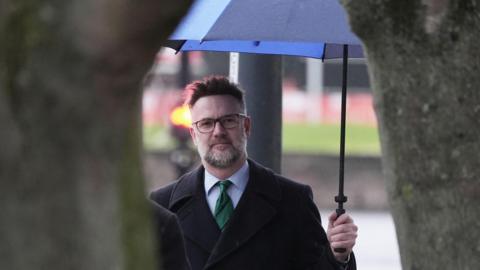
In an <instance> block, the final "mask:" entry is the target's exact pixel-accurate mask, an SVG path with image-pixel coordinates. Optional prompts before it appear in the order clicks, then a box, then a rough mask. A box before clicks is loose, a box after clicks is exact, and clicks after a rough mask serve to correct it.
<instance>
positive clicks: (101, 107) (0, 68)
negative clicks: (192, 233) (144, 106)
mask: <svg viewBox="0 0 480 270" xmlns="http://www.w3.org/2000/svg"><path fill="white" fill-rule="evenodd" d="M188 4H189V1H188V0H184V1H165V0H164V1H162V0H135V1H134V0H123V1H115V0H64V1H53V0H40V1H37V0H0V127H1V128H0V190H1V194H2V195H1V196H0V216H1V219H0V239H1V244H0V265H1V266H0V268H2V269H9V270H21V269H29V270H30V269H62V270H63V269H71V270H74V269H91V270H93V269H99V270H100V269H101V270H105V269H142V270H143V269H153V268H154V254H153V248H152V247H153V244H154V241H153V239H154V238H153V236H152V230H151V229H152V228H151V227H152V224H151V221H150V217H149V214H150V213H149V211H148V208H147V203H146V201H145V199H144V198H145V195H144V183H143V175H142V166H141V151H142V150H141V149H142V148H141V147H142V146H141V135H142V131H141V126H142V123H141V97H142V91H141V80H142V77H143V75H144V74H145V73H146V72H147V71H148V69H149V67H150V65H151V64H152V63H153V60H154V56H155V54H156V52H157V51H158V49H159V48H160V41H161V40H162V39H165V38H166V37H167V36H168V34H169V33H170V31H172V29H173V28H174V26H175V25H176V23H177V22H178V21H179V19H180V18H181V16H182V15H183V14H184V13H185V12H186V9H187V7H188Z"/></svg>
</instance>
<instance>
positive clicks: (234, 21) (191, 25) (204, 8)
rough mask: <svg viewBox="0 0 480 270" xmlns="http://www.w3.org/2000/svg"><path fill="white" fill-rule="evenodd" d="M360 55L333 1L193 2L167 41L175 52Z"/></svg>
mask: <svg viewBox="0 0 480 270" xmlns="http://www.w3.org/2000/svg"><path fill="white" fill-rule="evenodd" d="M344 44H348V45H349V46H348V53H349V57H350V58H361V57H363V51H362V48H361V46H360V44H361V42H360V40H359V39H358V38H357V37H356V36H355V34H353V33H352V32H351V31H350V27H349V25H348V23H347V17H346V14H345V11H344V10H343V8H342V7H341V6H340V4H339V3H338V1H337V0H307V1H298V0H262V1H258V0H197V1H196V2H195V3H194V4H193V6H192V8H191V9H190V11H189V13H188V14H187V16H186V17H185V18H184V19H183V20H182V22H181V23H180V25H179V26H178V27H177V29H176V30H175V32H174V33H173V34H172V36H171V37H170V41H169V43H168V44H167V46H169V47H172V48H174V49H176V50H179V51H224V52H248V53H266V54H281V55H294V56H305V57H312V58H321V59H329V58H341V57H342V56H343V45H344Z"/></svg>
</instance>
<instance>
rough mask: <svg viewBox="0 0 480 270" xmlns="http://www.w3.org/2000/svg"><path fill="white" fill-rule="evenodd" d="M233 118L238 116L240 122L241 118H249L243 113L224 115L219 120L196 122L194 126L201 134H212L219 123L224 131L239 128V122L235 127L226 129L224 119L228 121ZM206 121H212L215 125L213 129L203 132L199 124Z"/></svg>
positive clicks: (211, 119)
mask: <svg viewBox="0 0 480 270" xmlns="http://www.w3.org/2000/svg"><path fill="white" fill-rule="evenodd" d="M232 116H236V117H238V120H240V119H241V118H246V117H248V116H247V115H246V114H243V113H232V114H227V115H223V116H220V117H218V118H204V119H200V120H198V121H195V122H193V123H192V125H195V127H196V128H197V130H198V132H200V133H210V132H212V131H213V130H214V129H215V126H216V125H217V122H218V123H220V125H221V126H222V127H223V128H224V129H233V128H236V127H238V125H239V123H240V122H238V123H237V124H236V125H235V126H232V127H225V125H224V123H223V122H222V121H223V120H224V119H227V118H228V117H232ZM206 120H210V121H213V125H212V127H211V128H210V129H209V130H208V131H206V130H203V131H202V130H201V129H200V128H199V127H198V123H200V122H202V121H206Z"/></svg>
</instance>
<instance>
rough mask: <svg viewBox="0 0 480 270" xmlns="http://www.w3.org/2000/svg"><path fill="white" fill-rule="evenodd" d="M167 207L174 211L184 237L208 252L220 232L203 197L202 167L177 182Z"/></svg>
mask: <svg viewBox="0 0 480 270" xmlns="http://www.w3.org/2000/svg"><path fill="white" fill-rule="evenodd" d="M169 209H173V210H174V212H176V214H177V216H178V219H179V222H180V226H181V227H182V230H183V233H184V236H185V238H186V239H189V240H190V241H192V242H194V243H196V244H197V245H198V246H200V247H202V248H203V249H205V251H207V252H209V253H210V252H211V251H212V249H213V247H214V246H215V244H216V242H217V240H218V238H219V236H220V233H221V232H220V230H219V228H218V226H217V224H216V223H215V220H214V218H213V216H212V213H211V212H210V208H209V207H208V204H207V201H206V199H205V192H204V187H203V168H202V167H200V168H199V169H197V170H195V171H194V172H192V173H190V174H188V175H186V176H185V178H184V179H183V180H180V181H179V182H178V184H177V186H176V188H175V190H173V192H172V195H171V199H170V205H169Z"/></svg>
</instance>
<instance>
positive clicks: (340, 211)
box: [333, 208, 347, 253]
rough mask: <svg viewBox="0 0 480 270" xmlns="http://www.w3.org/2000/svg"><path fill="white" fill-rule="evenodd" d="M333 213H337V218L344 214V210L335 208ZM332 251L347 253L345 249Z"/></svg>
mask: <svg viewBox="0 0 480 270" xmlns="http://www.w3.org/2000/svg"><path fill="white" fill-rule="evenodd" d="M335 212H337V218H339V217H340V216H341V215H342V214H345V209H343V208H337V209H336V210H335ZM333 251H335V252H337V253H345V252H347V249H346V248H334V249H333Z"/></svg>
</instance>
